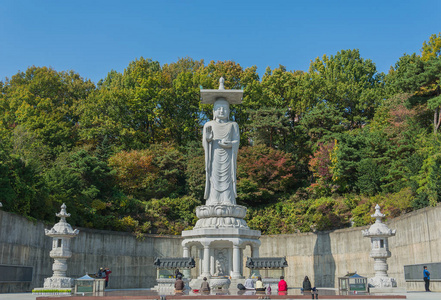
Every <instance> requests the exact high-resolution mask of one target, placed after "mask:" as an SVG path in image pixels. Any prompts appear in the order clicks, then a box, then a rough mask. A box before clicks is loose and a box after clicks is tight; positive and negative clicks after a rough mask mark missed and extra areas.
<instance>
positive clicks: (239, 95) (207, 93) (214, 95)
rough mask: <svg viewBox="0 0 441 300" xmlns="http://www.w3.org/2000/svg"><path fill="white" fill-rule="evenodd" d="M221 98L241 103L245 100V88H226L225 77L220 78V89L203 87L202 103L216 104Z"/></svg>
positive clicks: (232, 102) (230, 102)
mask: <svg viewBox="0 0 441 300" xmlns="http://www.w3.org/2000/svg"><path fill="white" fill-rule="evenodd" d="M219 98H224V99H225V100H227V101H228V103H229V104H241V103H242V100H243V90H226V89H225V88H224V78H223V77H221V78H220V79H219V89H217V90H208V89H201V103H202V104H214V102H216V100H218V99H219Z"/></svg>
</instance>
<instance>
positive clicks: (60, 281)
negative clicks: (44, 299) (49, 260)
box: [43, 277, 73, 289]
mask: <svg viewBox="0 0 441 300" xmlns="http://www.w3.org/2000/svg"><path fill="white" fill-rule="evenodd" d="M72 283H73V280H72V278H69V277H49V278H45V279H44V285H43V286H44V288H54V289H70V288H71V287H72Z"/></svg>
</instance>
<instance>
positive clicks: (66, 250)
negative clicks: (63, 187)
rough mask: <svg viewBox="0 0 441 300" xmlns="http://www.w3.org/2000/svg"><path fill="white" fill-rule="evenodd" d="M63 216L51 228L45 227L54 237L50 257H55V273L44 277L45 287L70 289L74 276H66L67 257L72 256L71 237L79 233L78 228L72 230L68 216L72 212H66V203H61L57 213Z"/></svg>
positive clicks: (46, 231)
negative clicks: (67, 219)
mask: <svg viewBox="0 0 441 300" xmlns="http://www.w3.org/2000/svg"><path fill="white" fill-rule="evenodd" d="M56 216H57V217H59V218H61V220H60V222H58V223H57V224H55V225H54V227H52V228H51V229H50V230H48V229H45V234H46V235H47V236H50V237H51V238H52V251H51V252H50V254H49V255H50V257H52V258H53V259H54V264H53V265H52V270H53V271H54V274H53V275H52V277H49V278H45V279H44V288H45V289H57V288H58V289H63V288H67V289H70V288H71V287H72V283H73V282H72V278H70V277H66V271H67V259H68V258H70V257H71V256H72V252H71V251H70V239H71V238H74V237H76V236H77V235H78V233H79V231H78V229H75V230H72V227H71V226H70V224H69V223H67V222H66V218H67V217H70V214H68V213H67V212H66V205H65V204H64V203H63V205H61V211H60V212H59V213H58V214H56Z"/></svg>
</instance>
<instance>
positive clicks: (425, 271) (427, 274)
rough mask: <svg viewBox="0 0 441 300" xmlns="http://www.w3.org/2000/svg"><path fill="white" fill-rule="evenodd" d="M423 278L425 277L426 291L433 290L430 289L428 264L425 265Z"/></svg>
mask: <svg viewBox="0 0 441 300" xmlns="http://www.w3.org/2000/svg"><path fill="white" fill-rule="evenodd" d="M423 279H424V287H425V288H426V292H431V290H430V289H429V285H430V272H429V270H427V266H424V267H423Z"/></svg>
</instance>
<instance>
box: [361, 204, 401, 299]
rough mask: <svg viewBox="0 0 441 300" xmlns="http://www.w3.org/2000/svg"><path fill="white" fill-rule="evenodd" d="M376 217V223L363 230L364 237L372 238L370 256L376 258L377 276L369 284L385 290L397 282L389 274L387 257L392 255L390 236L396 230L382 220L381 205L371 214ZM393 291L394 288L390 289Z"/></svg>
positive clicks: (370, 279)
mask: <svg viewBox="0 0 441 300" xmlns="http://www.w3.org/2000/svg"><path fill="white" fill-rule="evenodd" d="M371 217H372V218H375V219H376V220H375V223H374V224H372V225H371V227H369V229H367V230H362V234H363V236H364V237H368V238H371V252H370V254H369V256H370V257H372V258H373V259H374V270H375V276H374V277H372V278H369V281H368V283H369V286H371V287H372V288H374V289H378V291H380V289H381V290H382V292H385V290H387V289H390V288H393V287H396V286H397V282H396V281H395V278H392V277H389V276H388V275H387V270H388V265H387V262H386V261H387V259H388V258H389V257H391V253H390V251H389V243H388V238H389V237H392V236H395V233H396V230H391V229H389V227H387V225H386V224H384V223H383V222H382V219H383V218H384V215H383V214H382V213H381V212H380V206H379V205H378V204H377V205H376V206H375V213H374V214H373V215H371ZM390 290H391V291H392V289H390Z"/></svg>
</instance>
